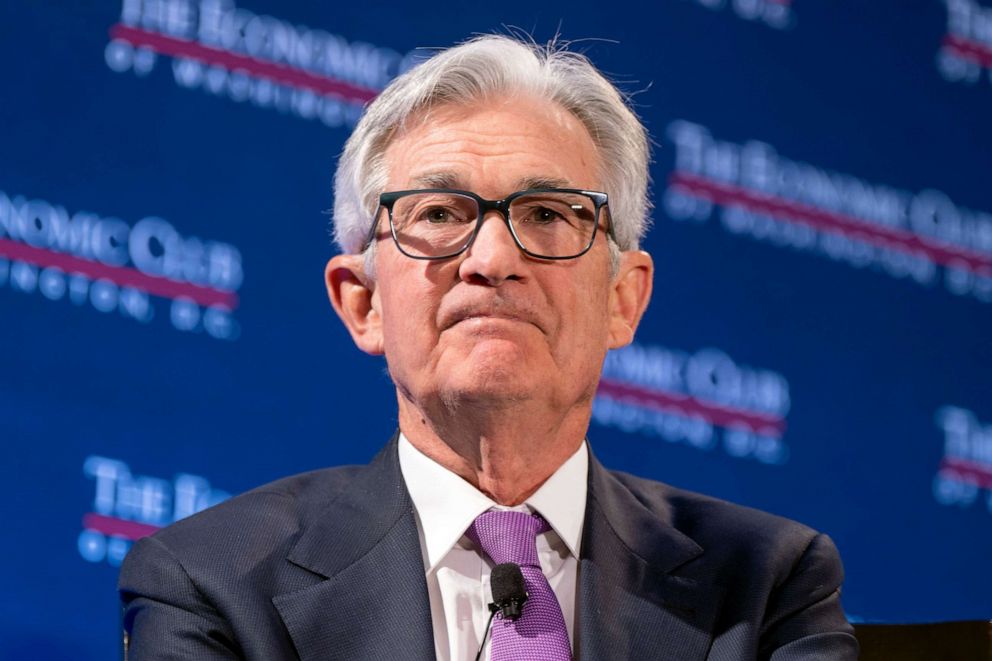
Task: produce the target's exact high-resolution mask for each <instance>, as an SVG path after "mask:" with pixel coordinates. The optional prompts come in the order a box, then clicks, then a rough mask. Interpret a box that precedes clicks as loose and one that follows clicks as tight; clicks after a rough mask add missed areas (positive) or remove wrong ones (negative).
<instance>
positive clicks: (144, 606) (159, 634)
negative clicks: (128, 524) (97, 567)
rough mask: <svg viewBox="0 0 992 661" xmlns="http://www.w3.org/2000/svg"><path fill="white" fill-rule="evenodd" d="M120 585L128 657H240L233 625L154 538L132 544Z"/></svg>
mask: <svg viewBox="0 0 992 661" xmlns="http://www.w3.org/2000/svg"><path fill="white" fill-rule="evenodd" d="M118 589H119V590H120V595H121V601H122V603H123V629H124V631H123V640H124V659H125V661H149V660H163V661H164V660H166V659H170V660H171V659H175V660H179V659H205V660H216V659H238V658H241V655H240V652H239V650H238V648H237V645H235V644H234V643H233V635H232V631H231V628H230V626H228V624H227V622H226V621H225V620H224V618H223V617H222V616H221V614H220V613H218V612H217V610H216V609H215V608H214V607H213V606H211V605H210V604H209V603H208V602H207V601H206V599H204V597H203V595H202V594H201V593H200V591H199V590H198V589H197V587H196V585H195V584H194V582H193V580H192V579H191V578H190V577H189V575H188V574H187V572H186V570H185V569H183V567H182V565H181V564H180V563H179V561H178V560H177V559H176V558H175V556H174V555H173V554H172V553H171V552H170V551H169V549H168V548H167V547H166V546H165V545H164V544H163V543H162V542H160V541H158V540H157V539H155V538H154V537H146V538H144V539H141V540H139V541H138V542H136V543H135V544H134V546H132V547H131V550H130V551H129V552H128V554H127V557H126V558H125V559H124V564H123V566H122V567H121V574H120V579H119V581H118Z"/></svg>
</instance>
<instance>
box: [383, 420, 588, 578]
mask: <svg viewBox="0 0 992 661" xmlns="http://www.w3.org/2000/svg"><path fill="white" fill-rule="evenodd" d="M399 460H400V471H401V473H402V474H403V480H404V481H405V482H406V488H407V491H409V492H410V499H411V500H412V501H413V507H414V509H415V510H416V512H417V516H418V517H419V519H420V524H421V528H422V531H423V536H424V547H425V551H426V553H427V558H426V564H427V570H428V572H430V571H431V570H433V569H434V567H435V566H436V565H437V564H438V563H439V562H440V561H441V559H442V558H444V556H445V555H447V553H448V551H450V550H451V549H452V547H454V546H455V544H457V543H458V540H460V539H461V537H462V535H464V534H465V531H466V530H467V529H468V527H469V526H470V525H472V522H473V521H474V520H475V517H477V516H479V515H480V514H482V513H483V512H485V511H487V510H489V509H492V508H497V509H500V508H501V506H499V505H497V504H496V503H495V502H493V501H492V500H491V499H490V498H489V497H487V496H486V495H485V494H483V493H482V492H481V491H479V490H478V489H476V488H475V487H473V486H472V485H471V484H469V483H468V482H466V481H465V480H463V479H462V478H461V477H459V476H458V475H456V474H455V473H453V472H451V471H450V470H448V469H447V468H445V467H444V466H442V465H441V464H439V463H437V462H436V461H434V460H433V459H431V458H430V457H428V456H427V455H425V454H424V453H422V452H421V451H420V450H418V449H417V448H415V447H414V446H413V444H412V443H410V441H409V440H407V438H406V436H404V435H403V434H402V433H401V434H400V440H399ZM588 473H589V453H588V450H587V448H586V442H585V441H584V440H583V441H582V444H581V445H580V446H579V449H578V450H576V451H575V453H574V454H572V456H571V457H569V458H568V459H567V460H565V463H563V464H562V465H561V466H559V467H558V470H556V471H555V472H554V473H553V474H552V475H551V477H549V478H548V479H547V480H545V482H544V484H542V485H541V486H540V488H538V490H537V491H535V492H534V494H533V495H531V497H530V498H528V499H527V500H526V501H525V505H527V506H528V507H529V509H531V510H533V511H536V512H538V513H539V514H540V515H541V516H542V517H544V519H545V520H546V521H547V522H548V523H549V524H550V525H551V527H552V529H554V531H555V533H557V535H558V536H559V537H560V538H561V540H562V541H563V542H564V543H565V545H566V546H567V547H568V550H569V551H570V552H571V553H572V555H573V556H574V557H576V558H578V557H579V550H580V548H579V546H580V543H581V539H582V523H583V519H584V518H585V510H586V488H587V480H588ZM514 509H516V508H514Z"/></svg>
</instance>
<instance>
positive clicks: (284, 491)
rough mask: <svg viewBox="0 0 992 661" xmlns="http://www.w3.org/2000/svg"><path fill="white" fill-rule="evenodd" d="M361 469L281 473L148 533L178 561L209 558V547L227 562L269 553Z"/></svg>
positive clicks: (291, 538) (290, 540)
mask: <svg viewBox="0 0 992 661" xmlns="http://www.w3.org/2000/svg"><path fill="white" fill-rule="evenodd" d="M362 468H364V467H362V466H340V467H334V468H325V469H321V470H315V471H309V472H306V473H300V474H298V475H292V476H290V477H285V478H282V479H279V480H276V481H274V482H270V483H268V484H264V485H262V486H259V487H256V488H254V489H251V490H250V491H246V492H244V493H242V494H240V495H237V496H234V497H233V498H230V499H228V500H226V501H224V502H222V503H219V504H217V505H214V506H213V507H210V508H207V509H205V510H203V511H202V512H198V513H197V514H194V515H192V516H190V517H187V518H185V519H182V520H180V521H177V522H175V523H173V524H171V525H169V526H167V527H165V528H163V529H162V530H159V531H157V532H156V533H155V534H154V535H152V538H153V539H154V540H155V541H156V542H158V543H159V544H160V545H161V546H163V547H165V548H167V549H168V550H169V551H170V552H171V553H172V554H173V555H175V557H176V559H177V560H179V561H180V563H182V564H185V563H184V562H183V560H184V558H185V557H187V556H191V557H194V558H195V559H196V560H197V561H199V562H202V561H204V560H208V559H209V558H210V557H211V551H216V552H217V553H216V554H215V555H217V556H218V558H220V557H223V558H224V560H225V561H226V562H231V561H232V560H237V559H239V558H241V556H242V555H243V554H250V555H255V556H257V555H258V554H261V553H266V554H267V553H273V552H274V551H276V550H277V549H279V548H282V547H288V546H289V545H291V544H292V543H293V542H294V541H295V539H296V536H297V533H298V531H299V530H301V529H302V528H303V527H305V526H306V525H307V524H308V523H309V522H310V521H312V520H314V519H315V518H316V517H318V516H320V515H321V513H325V514H326V512H327V508H328V507H329V506H331V505H332V504H333V502H334V501H335V500H337V498H338V497H339V496H340V494H341V493H343V492H344V491H346V490H347V489H348V485H349V484H350V483H351V481H352V480H353V479H354V477H355V476H356V475H357V474H358V472H359V471H361V470H362ZM245 559H248V558H245Z"/></svg>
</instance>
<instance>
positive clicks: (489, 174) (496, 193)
mask: <svg viewBox="0 0 992 661" xmlns="http://www.w3.org/2000/svg"><path fill="white" fill-rule="evenodd" d="M384 161H385V165H386V168H387V173H388V185H387V186H388V187H387V190H403V189H409V188H440V187H444V188H464V189H469V190H473V191H474V192H476V193H478V194H480V195H484V196H491V197H501V196H503V195H506V194H509V193H511V192H513V191H515V190H520V189H521V188H532V187H538V185H541V186H555V187H562V188H586V189H593V190H600V189H601V184H600V178H599V169H600V168H599V166H600V164H599V158H598V153H597V150H596V146H595V143H594V142H593V140H592V137H591V136H590V135H589V132H588V130H586V128H585V125H583V124H582V122H581V121H579V119H578V118H576V117H575V116H574V115H573V114H572V113H570V112H568V111H567V110H565V109H564V108H563V107H561V106H560V105H558V104H556V103H553V102H550V101H546V100H541V99H537V98H534V97H531V96H526V95H524V96H517V97H515V98H510V99H497V100H486V101H477V102H472V103H466V104H445V105H441V106H437V107H434V108H431V109H430V110H429V111H426V112H423V113H421V114H419V115H415V116H414V117H413V118H412V119H411V121H408V122H407V124H406V126H405V127H404V128H403V129H402V130H401V131H400V132H399V133H398V134H397V135H396V136H395V137H394V139H393V140H392V142H391V143H390V145H389V147H388V148H387V149H386V152H385V158H384Z"/></svg>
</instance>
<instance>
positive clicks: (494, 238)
mask: <svg viewBox="0 0 992 661" xmlns="http://www.w3.org/2000/svg"><path fill="white" fill-rule="evenodd" d="M523 269H524V254H523V253H522V252H521V251H520V248H518V247H517V244H516V242H515V241H514V240H513V235H512V234H511V233H510V226H509V225H508V224H507V222H506V219H504V218H503V216H502V215H501V214H500V213H499V212H498V211H490V212H489V213H487V214H486V215H485V216H484V217H483V219H482V226H481V227H480V228H479V233H478V234H477V235H476V237H475V240H474V241H473V242H472V245H470V246H469V247H468V250H467V251H466V252H465V256H464V257H463V259H462V262H461V264H460V265H459V266H458V274H459V276H460V277H461V279H462V280H464V281H466V282H479V283H484V284H488V285H491V286H498V285H500V284H502V283H503V282H505V281H506V280H519V279H520V277H521V276H522V272H523Z"/></svg>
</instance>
